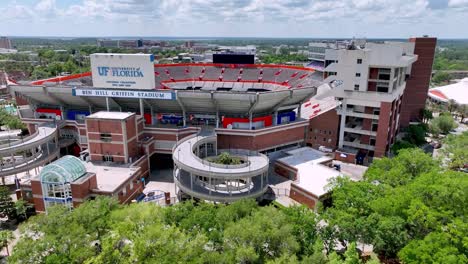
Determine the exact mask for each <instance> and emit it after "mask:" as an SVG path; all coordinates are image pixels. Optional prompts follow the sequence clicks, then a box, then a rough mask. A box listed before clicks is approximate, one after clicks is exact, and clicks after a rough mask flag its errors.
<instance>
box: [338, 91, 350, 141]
mask: <svg viewBox="0 0 468 264" xmlns="http://www.w3.org/2000/svg"><path fill="white" fill-rule="evenodd" d="M347 107H348V106H347V104H346V99H343V101H342V102H341V116H340V118H341V119H340V137H339V141H338V147H339V148H342V147H343V141H344V128H345V125H346V108H347Z"/></svg>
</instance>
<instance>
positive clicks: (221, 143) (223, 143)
mask: <svg viewBox="0 0 468 264" xmlns="http://www.w3.org/2000/svg"><path fill="white" fill-rule="evenodd" d="M305 128H306V127H296V128H290V129H285V130H280V131H275V130H272V131H271V132H270V133H266V134H262V135H255V133H253V134H248V135H245V136H244V135H242V136H241V135H226V134H218V148H221V149H223V148H226V149H228V148H232V149H250V150H263V149H270V148H272V147H274V146H277V145H281V144H289V143H293V142H295V141H303V140H304V133H305V131H304V129H305ZM232 132H233V133H236V130H232Z"/></svg>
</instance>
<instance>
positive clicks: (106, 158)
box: [102, 155, 114, 162]
mask: <svg viewBox="0 0 468 264" xmlns="http://www.w3.org/2000/svg"><path fill="white" fill-rule="evenodd" d="M102 160H103V161H110V162H113V161H114V157H112V155H104V156H102Z"/></svg>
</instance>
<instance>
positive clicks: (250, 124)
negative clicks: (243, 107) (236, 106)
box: [249, 112, 252, 130]
mask: <svg viewBox="0 0 468 264" xmlns="http://www.w3.org/2000/svg"><path fill="white" fill-rule="evenodd" d="M249 130H252V112H250V113H249Z"/></svg>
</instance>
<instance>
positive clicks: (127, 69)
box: [90, 53, 155, 89]
mask: <svg viewBox="0 0 468 264" xmlns="http://www.w3.org/2000/svg"><path fill="white" fill-rule="evenodd" d="M90 57H91V71H92V77H93V85H94V86H95V87H102V88H115V89H119V88H120V89H154V86H155V79H154V56H153V55H152V54H118V53H117V54H110V53H109V54H108V53H95V54H91V55H90Z"/></svg>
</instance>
